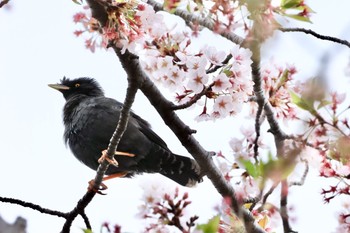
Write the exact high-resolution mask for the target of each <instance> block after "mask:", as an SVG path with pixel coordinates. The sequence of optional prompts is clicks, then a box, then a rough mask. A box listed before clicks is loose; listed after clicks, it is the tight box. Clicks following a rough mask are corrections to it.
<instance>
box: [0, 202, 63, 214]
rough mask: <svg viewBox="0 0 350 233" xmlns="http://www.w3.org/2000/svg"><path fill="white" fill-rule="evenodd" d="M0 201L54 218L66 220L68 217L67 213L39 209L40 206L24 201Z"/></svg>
mask: <svg viewBox="0 0 350 233" xmlns="http://www.w3.org/2000/svg"><path fill="white" fill-rule="evenodd" d="M0 201H1V202H6V203H11V204H16V205H20V206H23V207H27V208H31V209H33V210H36V211H39V212H40V213H43V214H49V215H54V216H58V217H61V218H67V216H68V215H67V213H63V212H60V211H56V210H50V209H46V208H43V207H41V206H40V205H37V204H33V203H30V202H26V201H22V200H19V199H15V198H9V197H0Z"/></svg>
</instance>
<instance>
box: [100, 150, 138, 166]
mask: <svg viewBox="0 0 350 233" xmlns="http://www.w3.org/2000/svg"><path fill="white" fill-rule="evenodd" d="M114 154H115V155H122V156H128V157H134V156H135V154H131V153H128V152H121V151H116V152H115V153H114ZM103 160H107V162H108V163H110V164H112V165H114V166H116V167H118V162H117V160H115V158H113V159H110V158H109V157H108V155H107V150H103V151H102V155H101V157H100V158H99V159H98V162H99V163H102V162H103Z"/></svg>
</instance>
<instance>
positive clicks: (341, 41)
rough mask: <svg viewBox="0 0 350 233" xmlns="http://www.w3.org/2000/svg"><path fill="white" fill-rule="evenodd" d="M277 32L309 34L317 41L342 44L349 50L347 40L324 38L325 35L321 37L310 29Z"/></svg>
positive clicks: (285, 29)
mask: <svg viewBox="0 0 350 233" xmlns="http://www.w3.org/2000/svg"><path fill="white" fill-rule="evenodd" d="M279 30H280V31H281V32H303V33H306V34H310V35H312V36H314V37H316V38H318V39H321V40H328V41H332V42H334V43H338V44H342V45H345V46H347V47H349V48H350V42H349V41H347V40H342V39H339V38H336V37H332V36H325V35H321V34H318V33H317V32H314V31H312V30H311V29H305V28H279Z"/></svg>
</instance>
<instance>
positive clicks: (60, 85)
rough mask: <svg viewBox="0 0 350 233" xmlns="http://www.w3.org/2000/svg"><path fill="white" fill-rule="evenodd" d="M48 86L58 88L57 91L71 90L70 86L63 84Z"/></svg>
mask: <svg viewBox="0 0 350 233" xmlns="http://www.w3.org/2000/svg"><path fill="white" fill-rule="evenodd" d="M48 86H49V87H51V88H53V89H55V90H57V91H64V90H69V87H67V86H65V85H62V84H48Z"/></svg>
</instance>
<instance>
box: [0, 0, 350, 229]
mask: <svg viewBox="0 0 350 233" xmlns="http://www.w3.org/2000/svg"><path fill="white" fill-rule="evenodd" d="M308 3H309V5H310V6H311V7H312V8H313V9H314V10H315V11H316V12H317V13H316V14H315V15H314V16H313V17H312V21H313V22H314V23H313V24H307V23H304V24H296V22H294V21H293V20H290V25H292V26H293V25H300V26H303V27H305V28H311V29H314V30H315V31H317V32H318V33H321V34H326V35H331V36H338V37H341V38H343V39H348V40H349V39H350V33H349V27H350V26H349V25H350V18H349V17H348V10H349V9H350V1H348V0H338V1H334V2H333V3H330V1H308ZM78 11H81V6H78V5H76V4H74V3H73V2H71V1H69V0H67V1H50V3H48V2H47V1H45V0H36V1H24V0H17V1H12V2H11V9H9V10H5V9H0V28H1V42H0V83H1V86H0V90H1V91H0V107H1V115H0V158H1V162H0V177H1V179H0V180H1V183H0V184H1V185H0V196H3V197H13V198H18V199H22V200H24V201H28V202H33V203H35V204H38V205H41V206H42V207H45V208H50V209H53V210H59V211H64V212H65V211H70V210H71V209H72V208H73V207H74V206H75V205H76V202H77V201H78V200H79V199H80V198H81V197H82V196H83V195H84V193H85V191H86V188H87V182H88V181H89V180H90V179H92V178H93V177H94V176H95V172H94V171H92V170H90V169H88V168H87V167H85V166H84V165H82V164H80V163H79V162H78V161H77V160H76V159H75V158H74V157H73V156H72V154H71V152H70V151H69V149H68V148H66V147H65V145H64V143H63V139H62V134H63V124H62V107H63V105H64V99H63V97H62V95H61V94H59V93H58V92H56V91H54V90H52V89H50V88H48V87H47V84H48V83H56V82H58V81H59V79H61V78H62V77H63V76H64V75H65V76H67V77H71V78H74V77H79V76H89V77H94V78H96V79H98V81H99V82H100V84H101V85H102V87H103V88H104V89H105V92H106V95H107V96H109V97H113V98H116V99H118V100H120V101H123V99H124V95H125V88H126V84H127V83H126V78H125V73H124V71H123V69H122V68H121V66H120V64H119V61H118V59H117V58H116V56H115V55H114V53H113V52H111V51H108V52H106V51H105V50H97V52H96V53H94V54H92V53H91V52H90V51H88V50H86V49H85V47H84V42H83V40H82V39H81V38H75V36H74V35H73V31H74V30H76V29H77V28H78V27H77V26H76V25H74V23H73V21H72V16H73V14H74V13H76V12H78ZM286 23H288V22H286ZM274 38H275V39H277V40H273V41H272V40H271V41H270V42H269V43H267V46H266V47H265V49H264V53H265V55H266V58H267V59H269V58H273V60H274V61H275V62H277V63H278V64H281V65H283V64H284V63H285V62H288V63H289V64H295V65H296V67H297V68H298V70H300V73H299V75H298V77H299V78H300V79H302V78H306V77H310V76H312V75H315V74H317V71H318V69H319V57H320V56H321V55H323V54H324V53H325V52H329V51H331V52H332V51H333V52H332V55H333V56H332V60H333V62H332V63H331V72H329V74H332V76H330V80H332V81H330V85H335V86H337V87H341V88H342V90H343V91H346V90H347V89H346V88H347V87H348V85H349V83H348V80H347V78H346V77H345V76H344V70H345V68H346V65H347V63H348V58H349V50H348V49H347V48H346V47H344V46H339V45H334V44H333V43H330V42H325V41H320V40H317V39H315V38H313V37H310V36H308V35H304V34H301V33H286V34H282V33H277V35H276V36H275V37H274ZM214 39H215V38H213V40H214ZM207 41H208V39H207V38H206V39H205V40H202V42H207ZM222 44H223V46H225V45H226V46H227V43H222ZM223 49H225V48H224V47H223ZM226 49H227V50H228V49H229V48H228V47H226ZM346 85H347V86H346ZM133 109H134V111H135V112H136V113H138V114H139V115H141V116H142V117H143V118H145V119H146V120H148V121H149V122H150V123H151V124H152V126H153V128H154V129H155V131H156V132H157V133H158V134H159V135H160V136H161V137H162V138H163V139H164V140H165V141H166V142H167V144H168V145H169V147H170V148H171V149H172V150H173V151H174V152H176V153H179V154H184V155H188V153H187V152H186V151H185V149H184V148H182V147H181V144H180V143H179V142H178V141H177V140H176V138H175V136H174V135H173V134H172V132H171V131H170V130H169V129H167V127H166V126H165V125H164V123H163V121H162V120H161V119H160V117H158V116H157V114H156V113H155V110H153V109H152V106H151V105H150V104H149V103H148V102H147V100H146V99H145V98H144V97H143V96H142V94H140V93H139V94H138V96H137V99H136V102H135V104H134V106H133ZM196 110H197V111H183V112H180V115H181V117H182V118H183V119H184V121H185V122H186V123H187V124H189V125H190V126H191V127H192V128H194V129H197V130H198V133H197V134H196V138H197V139H198V140H199V142H200V143H201V144H202V145H203V146H204V147H205V148H206V149H207V150H211V151H218V150H223V152H224V153H225V154H226V155H230V153H231V151H230V149H229V146H228V141H229V140H230V138H231V137H232V136H233V135H235V132H236V131H237V130H238V128H239V126H240V122H237V120H236V119H234V118H231V119H226V120H224V121H217V122H215V123H212V122H205V123H199V124H198V123H196V122H194V121H193V118H194V117H195V116H196V114H198V113H199V112H200V110H199V109H198V108H197V109H196ZM311 175H312V174H310V176H309V178H308V179H307V183H306V185H305V187H301V188H300V187H295V188H292V189H291V192H292V196H291V198H290V199H289V203H290V205H291V206H292V207H293V212H292V213H291V216H292V217H293V218H294V219H295V222H293V223H292V226H293V229H296V230H297V231H298V232H301V233H304V232H311V231H312V232H332V230H334V229H335V226H336V223H337V220H336V218H335V216H336V215H335V211H337V210H338V209H337V208H338V206H339V203H337V202H334V203H331V204H329V205H323V204H322V199H321V195H320V194H319V193H320V188H321V187H322V185H321V184H320V182H321V181H322V180H321V179H319V178H314V179H312V178H311ZM159 182H160V183H162V184H164V186H165V187H167V188H168V189H169V188H170V189H174V188H175V183H173V182H171V181H169V180H167V179H166V178H163V177H162V176H160V175H143V176H138V177H136V178H135V179H115V180H112V181H109V182H107V183H106V184H107V185H108V186H109V189H108V191H107V193H108V195H106V196H100V195H97V196H96V197H95V198H94V199H93V201H92V202H91V203H90V205H89V206H88V208H87V209H86V213H87V215H88V216H89V218H90V220H91V223H92V226H93V227H94V230H95V232H98V231H99V227H100V224H101V223H102V222H105V221H108V222H111V223H112V224H113V223H118V224H120V225H122V230H123V231H124V232H138V231H139V230H140V229H142V228H141V226H142V223H141V220H139V219H136V218H135V214H136V213H137V206H138V205H139V204H141V201H140V199H141V197H142V193H143V191H142V189H141V188H140V187H141V186H142V185H146V186H147V185H151V184H159ZM182 190H185V191H189V192H190V197H192V201H193V205H192V209H191V212H192V213H193V214H198V215H200V217H201V218H200V221H199V222H202V223H203V222H205V221H206V220H207V219H208V218H210V217H212V216H213V215H214V214H215V213H216V212H215V211H213V208H214V206H215V203H217V201H218V200H219V195H218V194H217V193H216V191H215V189H214V188H213V187H212V185H211V183H210V182H208V181H206V182H204V183H202V184H200V185H198V187H196V188H193V189H188V188H183V189H182ZM0 215H1V216H2V217H3V218H4V219H5V220H6V221H8V222H13V221H14V220H15V219H16V217H17V216H22V217H24V218H26V219H27V221H28V228H27V229H28V233H45V232H59V231H60V230H61V228H62V225H63V223H64V220H63V219H60V218H57V217H54V216H50V215H44V214H41V213H39V212H37V211H33V210H31V209H28V208H23V207H20V206H15V205H11V204H7V203H0ZM81 227H85V225H84V224H83V222H82V220H81V219H80V218H77V221H75V222H74V223H73V226H72V228H71V232H73V233H78V232H82V231H81V230H80V228H81Z"/></svg>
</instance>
